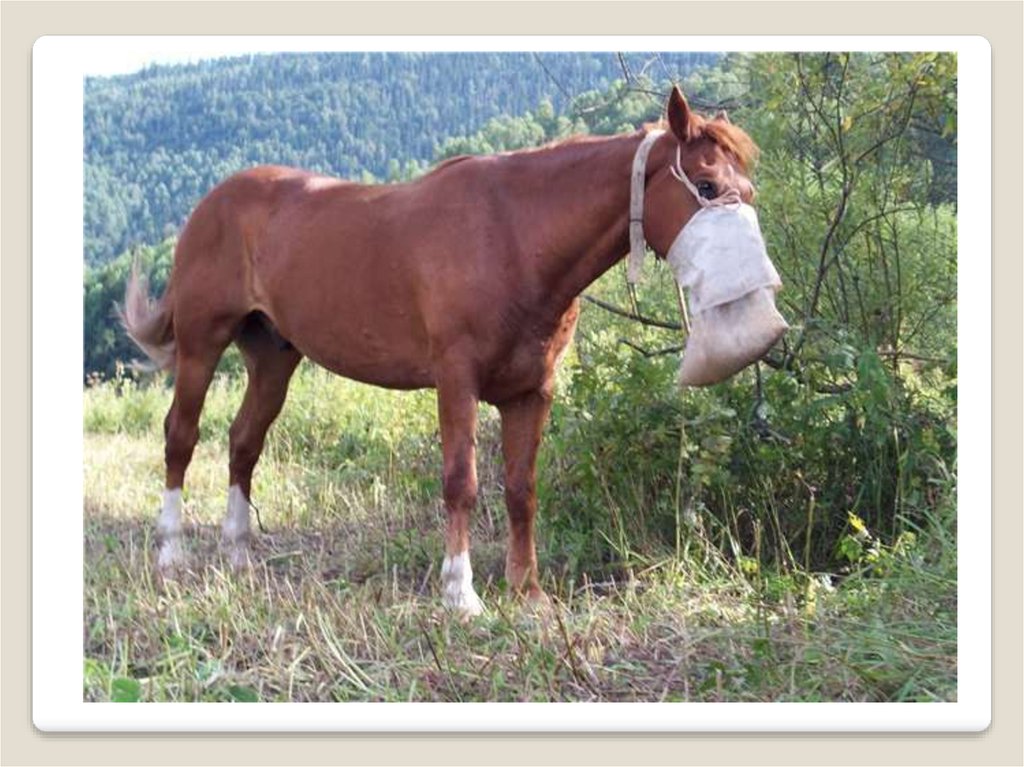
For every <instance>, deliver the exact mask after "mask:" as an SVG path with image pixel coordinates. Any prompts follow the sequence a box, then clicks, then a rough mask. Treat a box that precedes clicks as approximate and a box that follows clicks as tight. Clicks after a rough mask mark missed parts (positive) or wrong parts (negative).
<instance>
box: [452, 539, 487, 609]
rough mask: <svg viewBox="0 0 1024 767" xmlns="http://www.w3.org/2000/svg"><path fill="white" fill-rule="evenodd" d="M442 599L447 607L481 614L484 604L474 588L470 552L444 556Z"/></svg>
mask: <svg viewBox="0 0 1024 767" xmlns="http://www.w3.org/2000/svg"><path fill="white" fill-rule="evenodd" d="M441 599H442V601H443V603H444V605H445V607H449V608H451V609H453V610H458V611H459V612H461V613H463V614H464V615H470V616H472V615H479V614H480V613H482V612H483V610H484V606H483V603H482V602H481V601H480V597H478V596H477V595H476V592H475V591H474V590H473V568H472V566H471V565H470V564H469V552H468V551H463V552H462V553H461V554H456V555H455V556H447V557H445V558H444V564H442V565H441Z"/></svg>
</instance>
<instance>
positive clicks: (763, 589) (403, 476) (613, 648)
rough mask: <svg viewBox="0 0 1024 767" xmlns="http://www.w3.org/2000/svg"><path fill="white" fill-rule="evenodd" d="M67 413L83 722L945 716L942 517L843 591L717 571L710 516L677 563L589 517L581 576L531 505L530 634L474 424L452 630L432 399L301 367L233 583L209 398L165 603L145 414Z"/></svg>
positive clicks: (116, 395) (145, 405) (135, 406)
mask: <svg viewBox="0 0 1024 767" xmlns="http://www.w3.org/2000/svg"><path fill="white" fill-rule="evenodd" d="M85 401H86V416H85V420H86V423H85V428H86V434H85V448H86V452H85V454H86V466H85V509H84V512H85V542H84V545H85V614H84V616H83V618H84V642H85V658H86V660H85V669H84V680H83V695H84V698H85V699H86V700H89V701H99V700H104V701H105V700H123V701H135V700H141V701H243V702H244V701H343V700H362V701H410V700H411V701H481V700H483V701H486V700H501V701H570V700H597V701H663V700H665V701H894V700H922V701H930V700H955V698H956V570H955V562H956V555H955V526H954V521H955V507H954V506H953V505H952V503H951V502H950V501H949V500H948V498H947V499H945V500H943V501H942V502H939V503H937V504H935V505H934V506H933V508H931V509H930V510H929V511H928V513H927V514H924V515H923V516H921V517H920V519H922V520H923V521H922V522H920V523H919V524H918V529H917V530H916V531H915V535H913V536H904V537H903V538H901V539H899V540H897V541H891V542H888V543H886V542H883V541H880V540H878V539H876V538H875V537H874V536H873V535H872V533H871V531H868V530H866V529H865V530H863V531H862V532H858V533H857V534H856V535H851V536H850V537H849V541H848V542H847V545H846V549H844V550H847V551H849V552H850V556H849V557H848V558H849V559H850V560H851V562H850V567H849V568H848V571H847V572H844V573H836V574H833V575H825V574H822V573H818V572H813V571H808V570H806V569H804V568H803V567H802V566H800V565H797V564H795V562H793V561H789V562H788V563H787V562H785V561H783V562H781V563H774V564H773V563H772V562H770V561H769V560H768V559H767V558H765V559H758V558H757V557H756V556H747V555H740V556H736V555H735V552H732V551H730V550H729V547H728V546H725V547H723V546H722V545H721V540H720V537H721V536H720V535H719V532H717V531H712V529H711V528H712V525H711V520H708V523H707V525H702V524H696V525H694V524H689V525H687V526H685V527H684V528H680V529H681V530H683V533H678V530H677V534H682V535H683V538H684V539H683V540H681V541H680V545H679V547H678V549H676V548H675V547H671V546H670V547H668V548H667V549H664V548H663V549H658V548H657V547H655V546H653V545H651V546H648V545H647V543H646V542H638V541H636V540H632V539H631V538H630V532H629V530H630V529H631V528H627V527H623V526H621V525H620V526H619V527H618V528H616V525H615V521H614V515H612V514H610V513H609V515H608V516H609V523H608V525H607V529H602V530H596V531H594V533H593V534H594V535H596V536H601V537H603V538H605V539H611V540H613V541H614V542H615V545H614V546H612V547H611V550H612V551H613V552H617V554H616V555H615V556H610V557H607V558H606V559H605V560H604V561H600V562H597V561H587V558H586V557H587V553H586V552H587V550H586V549H581V550H580V551H578V552H573V551H567V550H566V547H567V546H569V547H570V548H571V541H572V540H573V539H572V538H571V537H566V536H565V535H563V534H562V533H564V530H563V528H561V527H560V526H559V524H557V523H556V522H554V521H552V519H553V518H554V519H557V515H558V510H557V509H552V508H549V507H548V506H550V505H551V504H553V503H557V501H558V499H559V498H560V497H561V496H560V495H559V492H556V491H552V490H548V491H546V493H545V494H544V496H543V497H544V499H545V501H544V503H545V506H544V507H543V508H542V509H541V512H540V513H541V515H542V517H543V518H544V519H543V520H542V524H541V530H542V536H541V537H540V539H539V540H538V548H539V556H540V559H541V563H542V568H543V571H544V573H543V579H544V586H545V588H546V589H547V590H548V592H549V593H550V594H551V595H552V596H553V597H554V598H555V599H554V609H553V610H552V611H551V612H550V613H548V614H543V615H535V614H533V613H531V612H529V611H528V610H526V609H524V608H523V607H522V606H521V605H520V604H518V603H517V602H516V601H515V600H514V599H512V598H510V596H509V595H508V594H507V593H506V591H505V589H504V583H503V581H502V578H501V573H502V571H503V563H504V551H505V519H504V507H503V503H502V499H501V485H500V477H501V464H500V449H499V440H498V431H497V421H496V417H495V415H494V412H493V411H492V410H491V409H488V408H484V409H482V411H481V428H480V435H479V449H478V460H479V474H480V480H481V494H480V503H479V506H478V511H477V514H476V515H475V518H474V527H473V531H472V534H473V549H472V554H473V564H474V571H475V574H476V585H477V589H478V591H479V593H480V595H481V597H482V599H483V600H484V603H485V605H486V607H487V612H486V613H485V614H484V615H483V616H481V617H480V618H477V619H475V620H473V621H471V622H469V623H463V622H461V621H458V620H455V619H454V618H453V617H451V616H449V615H448V614H446V612H445V611H444V609H443V608H442V607H441V606H440V597H439V593H438V580H439V578H438V575H439V573H438V570H439V566H440V562H441V558H442V556H443V543H442V540H443V539H442V532H443V529H444V510H443V507H442V505H441V503H440V483H439V480H438V477H439V474H440V450H439V445H438V437H437V426H436V421H435V415H434V407H435V404H434V397H433V394H432V393H430V392H425V393H414V394H398V393H393V392H386V391H382V390H376V389H371V388H369V387H363V386H359V385H357V384H353V383H351V382H346V381H342V380H341V379H337V378H333V377H331V376H329V375H327V374H326V373H323V372H321V371H318V370H315V369H313V368H311V367H305V366H304V367H303V368H302V369H301V370H300V373H299V375H298V376H297V377H296V380H295V383H294V386H293V390H292V392H291V395H290V398H289V401H288V404H287V405H286V407H285V411H284V413H283V414H282V417H281V419H280V421H279V423H278V424H277V425H275V427H274V429H273V431H272V432H271V436H270V439H269V441H268V447H267V450H266V452H265V454H264V457H263V459H262V461H261V463H260V465H259V467H258V468H257V474H256V479H255V483H254V489H253V500H254V502H255V503H256V505H257V506H258V507H259V508H260V511H261V514H260V516H261V519H262V522H263V524H264V525H265V527H266V531H265V532H256V533H255V535H254V541H253V548H254V552H255V561H256V565H255V566H254V567H253V569H252V570H251V571H249V572H247V573H243V574H232V573H230V572H228V571H226V569H225V568H224V567H223V563H222V562H221V560H220V558H219V555H218V551H217V539H218V536H219V523H220V517H221V515H222V513H223V511H224V507H225V503H226V484H227V477H226V474H227V469H226V466H227V447H226V433H227V426H228V424H229V423H230V420H231V418H232V417H233V414H234V410H235V408H236V407H237V405H238V403H239V402H240V401H241V387H240V385H239V384H238V382H236V381H233V380H232V379H230V378H227V377H224V378H219V379H218V380H217V382H216V383H215V385H214V387H213V388H212V390H211V392H210V395H209V399H208V402H207V408H206V410H205V411H204V420H203V423H202V433H203V439H202V441H201V443H200V446H199V447H198V449H197V450H196V454H195V457H194V459H193V462H192V465H191V468H190V470H189V475H188V479H187V482H186V491H185V513H186V518H187V526H186V535H187V545H188V550H189V555H190V557H191V563H192V568H191V571H190V572H189V573H188V574H187V575H186V576H185V577H183V578H182V579H181V580H180V581H175V582H168V583H160V582H159V581H158V579H156V578H155V577H154V574H153V563H154V549H153V526H154V521H155V518H156V514H157V511H158V507H159V503H160V488H161V479H162V473H163V469H162V464H163V461H162V453H163V442H162V436H161V422H162V419H163V415H164V412H165V411H166V407H167V404H168V402H169V392H168V391H167V390H166V388H165V387H163V386H161V385H150V386H141V387H140V386H136V385H134V384H128V383H125V382H123V381H122V382H120V383H118V382H113V383H107V384H103V385H100V386H93V387H90V388H89V389H87V390H86V392H85ZM558 444H561V443H560V442H556V444H555V445H553V446H552V447H550V448H546V449H549V450H551V449H555V447H557V445H558ZM578 449H581V450H582V449H585V448H584V447H583V446H580V447H579V448H578ZM560 459H561V456H560V455H549V456H548V459H547V461H546V463H544V464H543V466H547V467H549V468H548V469H547V470H545V469H543V468H542V472H541V482H542V483H544V484H545V485H547V486H549V487H550V486H552V485H557V484H558V483H559V481H564V480H559V478H558V476H557V471H558V468H559V466H560ZM621 470H622V471H623V472H626V473H628V472H629V471H630V467H629V466H628V465H626V464H625V463H623V464H621ZM637 476H641V475H640V474H637ZM670 479H671V482H670V483H669V484H673V485H674V483H675V478H670ZM556 490H557V488H556ZM639 495H642V493H639ZM608 500H609V504H610V503H611V502H612V501H615V503H616V504H619V501H617V500H616V499H614V498H610V499H608ZM621 506H622V508H618V510H617V511H616V514H626V513H629V506H628V500H622V501H621ZM802 513H804V511H803V510H801V514H802ZM705 528H707V529H706V530H705ZM726 528H727V526H723V529H726ZM560 531H561V532H560ZM560 536H561V537H560ZM567 541H569V543H568V544H567V543H566V542H567ZM850 541H856V545H854V543H851V542H850ZM837 545H838V544H837ZM794 559H795V560H797V561H799V560H800V557H799V556H796V557H795V558H794Z"/></svg>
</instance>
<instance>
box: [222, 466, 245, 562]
mask: <svg viewBox="0 0 1024 767" xmlns="http://www.w3.org/2000/svg"><path fill="white" fill-rule="evenodd" d="M221 545H222V547H223V549H224V552H225V554H227V556H228V559H229V560H230V561H231V564H232V565H233V566H235V567H241V566H242V565H244V564H246V562H247V561H248V558H249V501H248V500H246V497H245V493H243V492H242V488H240V487H239V486H238V485H232V486H231V487H229V488H228V510H227V513H226V514H225V515H224V523H223V524H222V525H221Z"/></svg>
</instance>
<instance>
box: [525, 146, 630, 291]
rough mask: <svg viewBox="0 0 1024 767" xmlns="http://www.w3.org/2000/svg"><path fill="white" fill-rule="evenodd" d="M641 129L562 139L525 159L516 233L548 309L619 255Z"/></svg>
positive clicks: (626, 243)
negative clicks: (525, 216)
mask: <svg viewBox="0 0 1024 767" xmlns="http://www.w3.org/2000/svg"><path fill="white" fill-rule="evenodd" d="M641 137H642V134H640V133H635V134H632V135H623V136H614V137H610V138H608V139H602V140H597V141H587V142H580V143H578V144H573V143H570V144H566V145H563V146H559V147H554V148H552V149H550V150H547V151H546V153H545V155H537V156H535V157H532V158H529V159H530V161H532V162H533V163H535V164H536V168H531V170H533V171H534V172H535V173H536V174H537V175H536V177H535V183H534V184H532V185H531V186H532V187H533V189H532V194H531V199H530V201H529V206H528V210H529V211H530V221H529V222H527V223H526V227H525V230H524V231H523V232H522V234H521V237H523V238H524V240H523V241H524V245H525V247H526V249H527V253H531V254H537V255H539V258H537V268H538V277H539V278H540V282H541V284H542V285H543V286H544V293H545V294H546V296H547V297H548V299H549V300H551V301H552V303H553V308H557V306H559V305H562V304H564V305H566V306H567V305H568V304H569V303H570V302H571V301H572V299H574V298H576V296H578V295H579V294H580V293H582V292H583V290H584V289H586V287H587V286H588V285H590V284H591V283H592V282H594V281H595V280H596V279H597V278H598V277H600V276H601V275H602V274H604V273H605V272H606V271H608V269H610V268H611V267H612V266H614V265H615V264H616V263H617V262H618V261H620V260H621V259H622V257H623V256H625V254H626V252H627V250H628V248H629V186H630V172H631V169H632V163H633V156H634V154H635V153H636V149H637V147H638V146H639V144H640V139H641Z"/></svg>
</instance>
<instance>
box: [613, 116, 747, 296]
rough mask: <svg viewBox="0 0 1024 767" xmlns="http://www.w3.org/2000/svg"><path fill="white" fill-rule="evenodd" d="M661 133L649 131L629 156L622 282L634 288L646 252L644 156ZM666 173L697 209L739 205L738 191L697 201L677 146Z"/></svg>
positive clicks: (645, 173) (697, 193)
mask: <svg viewBox="0 0 1024 767" xmlns="http://www.w3.org/2000/svg"><path fill="white" fill-rule="evenodd" d="M664 132H665V131H663V130H652V131H650V132H649V133H648V134H647V135H646V136H644V140H643V141H641V142H640V146H639V147H637V150H636V154H635V155H633V173H632V175H631V176H630V187H629V256H628V260H627V262H626V281H627V282H629V284H631V285H635V284H636V283H637V282H639V280H640V274H641V272H642V271H643V264H644V253H645V252H646V250H647V244H646V241H645V240H644V186H645V182H646V180H647V156H648V155H649V154H650V153H651V148H652V147H653V146H654V142H655V141H657V140H658V138H659V137H661V135H662V134H663V133H664ZM669 170H670V171H671V172H672V175H673V176H675V177H676V179H677V180H679V181H680V182H681V183H682V184H683V186H685V187H686V188H687V189H689V190H690V194H692V195H693V197H694V199H696V200H697V204H698V205H700V206H701V208H708V207H711V206H718V205H736V204H739V203H741V202H743V200H742V199H741V198H740V194H739V191H738V190H736V189H729V190H728V191H727V192H724V193H723V194H720V195H719V196H718V197H716V198H715V199H713V200H707V199H705V198H703V197H701V196H700V192H698V191H697V187H696V186H694V183H693V182H692V181H690V179H689V177H688V176H687V175H686V171H684V170H683V164H682V147H680V145H678V144H677V145H676V161H675V164H674V165H670V166H669Z"/></svg>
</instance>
